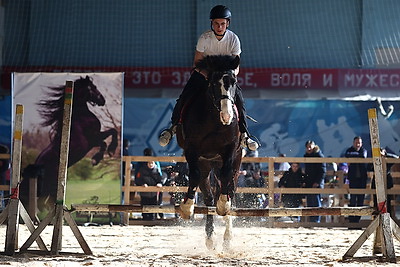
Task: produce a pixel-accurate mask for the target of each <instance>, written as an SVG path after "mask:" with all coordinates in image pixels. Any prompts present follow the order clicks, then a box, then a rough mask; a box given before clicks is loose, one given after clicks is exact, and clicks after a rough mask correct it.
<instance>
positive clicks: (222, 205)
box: [216, 195, 231, 216]
mask: <svg viewBox="0 0 400 267" xmlns="http://www.w3.org/2000/svg"><path fill="white" fill-rule="evenodd" d="M216 208H217V214H218V215H220V216H225V215H227V214H228V212H229V211H230V210H231V200H230V199H229V197H228V195H220V196H219V199H218V201H217V207H216Z"/></svg>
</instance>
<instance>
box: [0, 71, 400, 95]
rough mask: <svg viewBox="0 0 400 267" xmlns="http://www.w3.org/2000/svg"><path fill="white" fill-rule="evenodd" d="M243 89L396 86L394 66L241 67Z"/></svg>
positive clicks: (143, 84)
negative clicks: (331, 67) (382, 67)
mask: <svg viewBox="0 0 400 267" xmlns="http://www.w3.org/2000/svg"><path fill="white" fill-rule="evenodd" d="M12 72H124V73H125V74H124V83H125V88H126V89H147V88H149V89H152V88H165V89H169V88H172V89H179V88H183V86H184V85H185V84H186V82H187V80H188V79H189V77H190V69H189V68H182V67H125V68H124V67H108V68H102V67H91V68H90V67H84V68H80V67H3V69H2V71H1V81H2V87H3V88H4V89H6V90H7V89H10V88H11V82H10V81H11V73H12ZM238 80H239V84H240V85H241V87H242V88H243V89H258V90H260V89H316V90H324V89H326V90H339V89H400V70H397V69H285V68H241V69H240V74H239V77H238Z"/></svg>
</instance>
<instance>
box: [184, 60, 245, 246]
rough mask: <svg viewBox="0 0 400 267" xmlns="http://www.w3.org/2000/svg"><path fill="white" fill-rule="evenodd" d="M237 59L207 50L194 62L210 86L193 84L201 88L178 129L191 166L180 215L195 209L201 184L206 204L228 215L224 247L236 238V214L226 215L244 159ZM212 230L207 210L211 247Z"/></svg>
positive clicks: (208, 239) (185, 217)
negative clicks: (233, 231) (240, 124)
mask: <svg viewBox="0 0 400 267" xmlns="http://www.w3.org/2000/svg"><path fill="white" fill-rule="evenodd" d="M239 62H240V59H239V57H238V56H237V57H234V56H207V57H205V58H203V59H202V60H201V61H200V62H199V63H198V64H196V68H197V69H198V70H200V71H202V72H203V71H205V72H206V73H208V74H207V80H208V87H207V88H193V89H198V90H197V91H199V92H198V93H197V95H196V97H194V98H193V99H191V100H189V102H188V103H187V104H186V105H185V107H184V108H183V110H184V112H182V114H181V116H182V118H181V123H180V124H178V125H177V129H176V136H177V141H178V145H179V146H180V147H181V148H182V149H183V150H184V155H185V158H186V161H187V163H188V166H189V186H188V191H187V193H186V197H185V199H184V200H183V202H182V203H181V205H180V209H181V216H182V218H183V219H189V218H190V217H191V216H192V215H193V213H194V197H195V192H196V191H197V189H198V188H200V190H201V192H202V193H203V195H204V204H205V205H206V206H216V211H217V214H218V215H221V216H224V218H225V221H226V230H225V234H224V248H225V249H228V248H229V244H230V240H231V238H232V232H231V229H232V220H231V218H230V216H226V215H227V213H228V212H229V210H230V208H231V200H232V199H234V194H235V191H236V186H237V179H238V175H239V168H240V164H241V160H242V149H241V146H240V131H239V125H238V113H237V109H236V107H235V103H234V99H235V93H236V90H239V88H238V86H237V78H236V75H235V73H234V70H235V69H236V68H237V67H238V66H239ZM213 177H214V178H215V179H212V178H213ZM213 180H215V181H213ZM215 199H218V201H217V203H215ZM213 232H214V217H213V215H207V219H206V246H207V248H209V249H214V240H213Z"/></svg>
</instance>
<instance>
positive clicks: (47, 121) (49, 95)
mask: <svg viewBox="0 0 400 267" xmlns="http://www.w3.org/2000/svg"><path fill="white" fill-rule="evenodd" d="M80 80H83V78H82V77H81V78H79V79H77V80H75V82H74V83H75V85H77V84H79V81H80ZM77 82H78V83H77ZM47 89H49V90H47V91H46V97H45V99H43V100H40V101H39V102H38V103H37V105H38V106H39V114H40V115H41V116H42V118H43V119H44V121H43V122H42V123H41V124H40V125H41V126H44V127H46V126H51V131H50V134H51V135H54V133H55V134H57V133H60V132H61V127H62V119H63V113H64V97H65V90H64V89H65V86H64V85H61V86H54V87H53V86H50V87H47Z"/></svg>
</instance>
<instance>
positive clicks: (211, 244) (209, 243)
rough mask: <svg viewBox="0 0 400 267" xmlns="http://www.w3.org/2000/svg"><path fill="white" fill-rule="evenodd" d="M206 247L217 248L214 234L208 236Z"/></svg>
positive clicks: (209, 248)
mask: <svg viewBox="0 0 400 267" xmlns="http://www.w3.org/2000/svg"><path fill="white" fill-rule="evenodd" d="M206 247H207V249H208V250H215V249H216V247H215V242H214V235H212V236H210V237H207V238H206Z"/></svg>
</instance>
